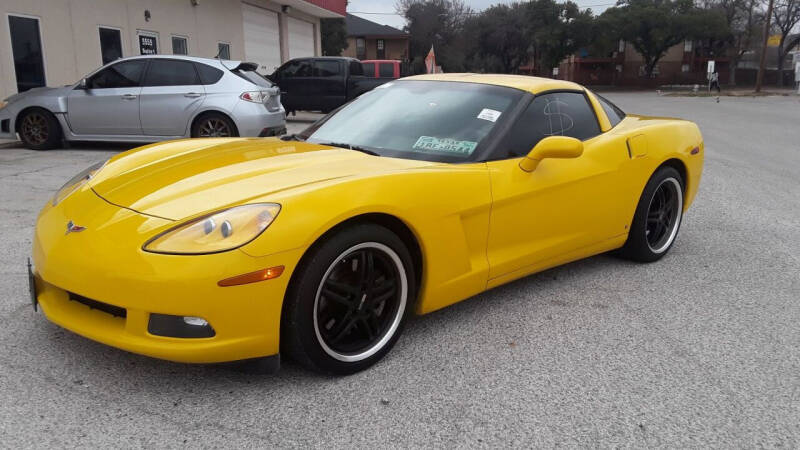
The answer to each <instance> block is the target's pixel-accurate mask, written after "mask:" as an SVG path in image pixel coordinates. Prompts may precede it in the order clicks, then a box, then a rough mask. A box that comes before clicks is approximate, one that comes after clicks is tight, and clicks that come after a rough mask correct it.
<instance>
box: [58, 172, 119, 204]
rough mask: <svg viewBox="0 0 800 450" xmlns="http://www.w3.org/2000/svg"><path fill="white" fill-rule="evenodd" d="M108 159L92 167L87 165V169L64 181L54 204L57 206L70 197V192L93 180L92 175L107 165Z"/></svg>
mask: <svg viewBox="0 0 800 450" xmlns="http://www.w3.org/2000/svg"><path fill="white" fill-rule="evenodd" d="M106 163H108V161H102V162H99V163H97V164H92V165H91V166H90V167H87V168H86V170H84V171H83V172H81V173H79V174H77V175H75V176H74V177H72V178H70V180H69V181H67V182H66V183H64V185H63V186H61V187H60V188H59V189H58V191H56V195H54V196H53V206H56V205H57V204H59V202H61V200H64V199H65V198H67V197H69V195H70V194H72V193H73V192H75V191H77V190H78V189H79V188H80V187H81V186H83V185H84V184H86V182H87V181H89V180H91V179H92V177H93V176H94V175H95V174H96V173H97V172H100V170H101V169H102V168H103V166H105V165H106Z"/></svg>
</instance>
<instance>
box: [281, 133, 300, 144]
mask: <svg viewBox="0 0 800 450" xmlns="http://www.w3.org/2000/svg"><path fill="white" fill-rule="evenodd" d="M281 140H282V141H301V142H302V141H305V139H304V138H303V136H302V135H301V134H299V133H294V134H286V135H283V136H281Z"/></svg>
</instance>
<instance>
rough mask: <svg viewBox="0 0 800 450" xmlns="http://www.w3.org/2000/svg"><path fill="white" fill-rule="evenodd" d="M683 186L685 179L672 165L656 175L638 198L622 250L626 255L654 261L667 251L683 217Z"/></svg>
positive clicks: (673, 240) (629, 257) (639, 259)
mask: <svg viewBox="0 0 800 450" xmlns="http://www.w3.org/2000/svg"><path fill="white" fill-rule="evenodd" d="M683 186H684V181H683V178H682V177H681V175H680V173H678V171H677V170H675V169H674V168H672V167H662V168H660V169H659V170H657V171H656V173H655V174H653V176H652V177H651V178H650V181H648V182H647V185H646V186H645V188H644V191H643V192H642V196H641V197H640V198H639V205H638V206H637V208H636V214H635V216H634V219H633V224H631V229H630V233H629V234H628V240H627V242H625V246H624V247H622V250H621V252H620V253H621V254H622V256H623V257H625V258H628V259H631V260H634V261H641V262H652V261H656V260H659V259H661V258H662V257H663V256H664V255H666V254H667V252H668V251H669V249H670V248H672V244H674V243H675V238H676V237H677V236H678V230H679V229H680V226H681V219H682V218H683Z"/></svg>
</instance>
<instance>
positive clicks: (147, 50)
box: [139, 31, 158, 55]
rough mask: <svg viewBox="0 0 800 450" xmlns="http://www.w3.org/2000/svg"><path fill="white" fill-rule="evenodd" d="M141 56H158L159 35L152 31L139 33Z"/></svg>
mask: <svg viewBox="0 0 800 450" xmlns="http://www.w3.org/2000/svg"><path fill="white" fill-rule="evenodd" d="M139 54H140V55H156V54H158V35H157V34H155V33H152V32H150V31H140V32H139Z"/></svg>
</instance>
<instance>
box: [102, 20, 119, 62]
mask: <svg viewBox="0 0 800 450" xmlns="http://www.w3.org/2000/svg"><path fill="white" fill-rule="evenodd" d="M100 57H101V58H102V59H103V64H104V65H105V64H108V63H110V62H111V61H116V60H118V59H120V58H122V33H121V32H120V31H119V30H118V29H116V28H107V27H100Z"/></svg>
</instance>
